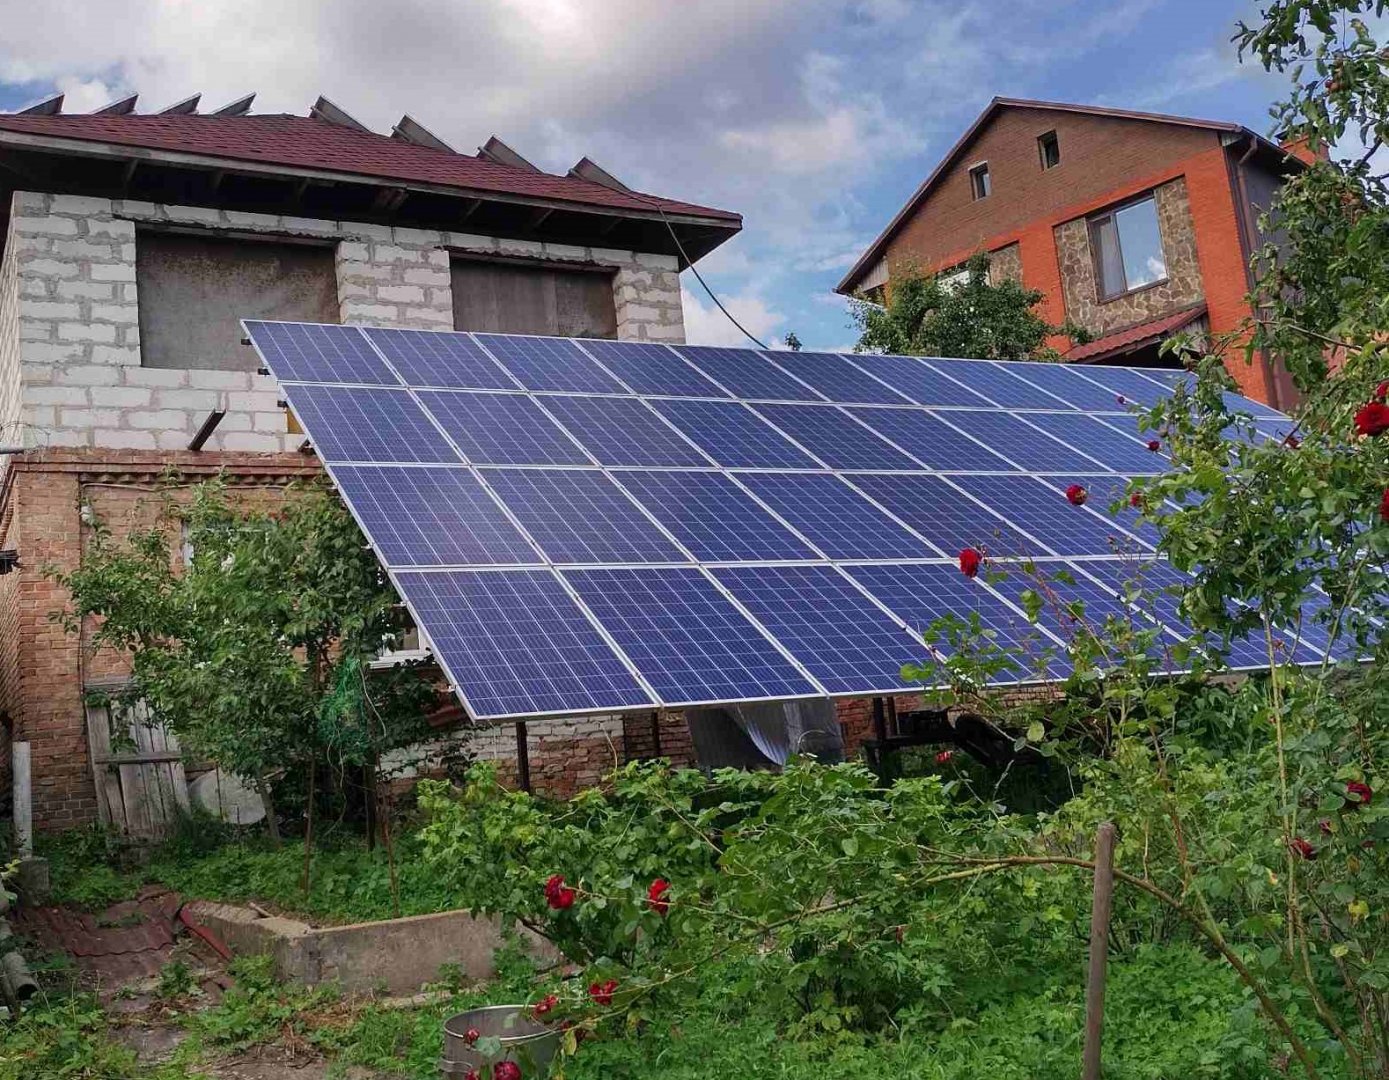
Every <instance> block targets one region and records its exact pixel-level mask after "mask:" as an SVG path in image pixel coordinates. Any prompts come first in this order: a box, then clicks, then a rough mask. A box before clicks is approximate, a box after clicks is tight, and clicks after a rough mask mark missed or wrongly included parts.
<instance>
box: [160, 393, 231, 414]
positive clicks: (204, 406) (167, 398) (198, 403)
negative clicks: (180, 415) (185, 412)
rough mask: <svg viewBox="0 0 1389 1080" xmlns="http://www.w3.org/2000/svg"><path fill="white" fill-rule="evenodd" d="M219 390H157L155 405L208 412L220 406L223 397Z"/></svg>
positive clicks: (164, 407) (161, 407) (162, 407)
mask: <svg viewBox="0 0 1389 1080" xmlns="http://www.w3.org/2000/svg"><path fill="white" fill-rule="evenodd" d="M223 396H224V395H223V392H222V391H219V390H156V391H155V392H154V407H155V408H156V409H193V410H195V411H197V412H203V413H208V412H211V411H212V410H213V409H216V408H218V406H219V405H220V404H221V402H222V399H223Z"/></svg>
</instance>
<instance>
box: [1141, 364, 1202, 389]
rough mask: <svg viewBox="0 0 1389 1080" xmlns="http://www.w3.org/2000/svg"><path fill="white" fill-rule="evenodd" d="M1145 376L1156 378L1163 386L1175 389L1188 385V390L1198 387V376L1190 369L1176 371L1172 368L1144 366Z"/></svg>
mask: <svg viewBox="0 0 1389 1080" xmlns="http://www.w3.org/2000/svg"><path fill="white" fill-rule="evenodd" d="M1143 375H1144V377H1145V378H1149V379H1156V380H1157V381H1158V382H1160V383H1162V385H1163V386H1166V387H1170V388H1171V389H1173V390H1176V389H1178V388H1179V387H1186V389H1187V390H1188V391H1192V390H1195V389H1196V376H1195V375H1193V374H1192V373H1191V372H1189V371H1176V370H1173V369H1172V368H1144V369H1143Z"/></svg>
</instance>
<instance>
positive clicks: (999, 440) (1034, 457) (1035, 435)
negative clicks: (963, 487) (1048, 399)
mask: <svg viewBox="0 0 1389 1080" xmlns="http://www.w3.org/2000/svg"><path fill="white" fill-rule="evenodd" d="M936 415H937V416H939V417H940V418H941V419H942V420H944V421H946V422H947V423H949V424H953V425H954V426H955V427H957V428H959V429H960V430H961V431H963V432H964V433H965V434H966V435H970V436H973V437H974V438H975V439H978V440H979V441H980V442H982V443H984V445H986V446H992V447H996V448H997V449H998V450H1000V451H1002V455H1003V456H1004V457H1006V458H1007V459H1008V460H1009V461H1012V462H1015V463H1017V464H1018V465H1019V466H1020V467H1022V466H1024V463H1025V467H1026V468H1027V469H1029V470H1033V471H1036V472H1064V471H1069V470H1077V469H1078V470H1085V469H1093V468H1095V466H1096V465H1097V462H1094V461H1092V460H1091V459H1090V458H1088V457H1085V456H1083V455H1082V454H1079V453H1077V452H1076V451H1074V450H1072V449H1071V448H1070V447H1068V446H1067V445H1066V444H1065V443H1063V442H1061V441H1060V440H1058V439H1053V438H1052V437H1051V436H1049V435H1047V434H1045V433H1043V432H1041V431H1038V430H1037V429H1036V428H1034V427H1032V426H1030V425H1028V424H1025V423H1023V422H1022V421H1021V420H1019V419H1018V418H1017V417H1016V416H1013V415H1011V414H1009V413H1002V412H948V413H947V412H942V413H937V414H936Z"/></svg>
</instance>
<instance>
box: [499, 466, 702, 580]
mask: <svg viewBox="0 0 1389 1080" xmlns="http://www.w3.org/2000/svg"><path fill="white" fill-rule="evenodd" d="M482 477H483V479H484V480H486V481H487V483H488V484H489V485H490V486H491V488H492V490H493V491H495V492H496V493H497V494H498V495H499V496H501V499H502V502H504V503H506V506H507V509H508V510H510V511H511V512H512V513H513V514H515V515H516V519H517V520H518V521H519V522H520V523H521V526H522V528H524V529H525V530H526V532H528V533H530V535H531V537H532V538H533V539H534V540H535V542H536V543H537V544H539V545H540V549H541V550H542V551H544V552H545V554H546V556H547V557H548V558H549V559H550V560H551V561H552V562H557V563H646V562H689V558H688V557H687V556H686V555H684V554H682V553H681V551H680V549H679V548H677V547H676V546H675V545H674V544H672V543H671V542H670V541H669V540H668V539H666V537H665V535H664V534H663V533H662V532H661V531H660V529H658V528H656V526H655V525H653V524H651V521H650V520H649V519H648V518H647V517H646V515H645V514H643V513H642V512H641V511H640V510H639V509H638V508H637V507H636V506H635V505H634V504H633V503H632V501H631V500H630V499H629V498H627V496H626V495H624V494H623V493H622V491H621V489H620V488H618V486H617V485H616V484H614V483H613V482H612V481H611V480H610V479H608V477H607V476H606V475H605V474H603V473H601V472H598V471H596V470H587V469H485V470H483V473H482Z"/></svg>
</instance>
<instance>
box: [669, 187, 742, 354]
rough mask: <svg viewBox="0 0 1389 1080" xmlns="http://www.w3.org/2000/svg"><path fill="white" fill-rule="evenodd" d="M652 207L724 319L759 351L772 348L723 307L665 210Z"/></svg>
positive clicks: (676, 248)
mask: <svg viewBox="0 0 1389 1080" xmlns="http://www.w3.org/2000/svg"><path fill="white" fill-rule="evenodd" d="M652 205H653V206H655V208H656V212H657V213H658V214H660V215H661V221H663V222H664V223H665V226H666V230H667V231H668V232H669V233H670V238H671V239H672V240H674V241H675V250H677V251H678V252H680V258H682V259H684V260H685V265H686V266H688V267H689V268H690V273H692V274H694V276H695V280H696V281H698V282H699V283H700V284H701V285H703V286H704V291H705V292H706V293H708V294H709V299H710V300H712V301H714V304H715V305H716V306H717V307H718V309H719V310H720V311H722V312H723V313H724V317H725V318H727V319H728V321H729V322H731V323H732V324H733V325H734V326H736V327H737V328H738V329H739V330H740V331H741V332H742V334H743V336H744V337H746V338H747V339H748V340H749V341H751V342H752V343H753V344H754V345H756V346H757V347H758V348H759V349H766V348H770V346H768V345H767V343H766V342H765V341H763V340H762V339H761V338H759V337H757V335H756V334H754V333H752V331H750V330H749V329H748V328H747V327H746V326H744V325H743V324H742V323H740V322H739V321H738V320H737V319H735V318H734V317H733V313H732V312H731V311H729V310H728V308H726V307H724V306H723V301H722V300H720V299H719V298H718V296H717V295H715V293H714V290H713V289H711V288H710V287H709V283H708V282H707V281H705V280H704V275H703V274H701V273H700V272H699V271H698V270H697V269H695V264H694V260H693V259H691V258H690V256H689V255H688V254H687V253H686V251H685V245H684V244H682V243H681V242H680V237H679V235H678V234H677V233H676V231H675V226H673V225H672V224H671V223H670V219H669V218H668V217H666V212H665V209H664V208H663V207H662V206H661V205H660V204H659V203H656V202H654V201H653V202H652Z"/></svg>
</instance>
